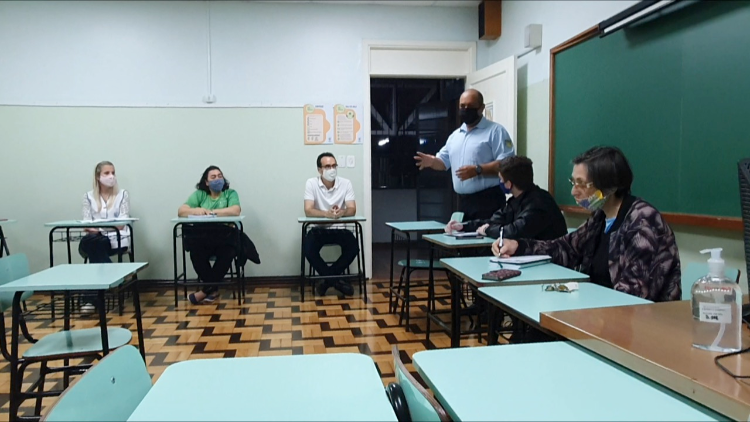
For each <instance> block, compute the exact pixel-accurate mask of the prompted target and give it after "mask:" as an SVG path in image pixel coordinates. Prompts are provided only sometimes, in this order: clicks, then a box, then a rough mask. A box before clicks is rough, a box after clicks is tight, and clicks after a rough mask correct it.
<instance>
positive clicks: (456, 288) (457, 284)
mask: <svg viewBox="0 0 750 422" xmlns="http://www.w3.org/2000/svg"><path fill="white" fill-rule="evenodd" d="M448 279H449V280H450V284H451V347H459V346H461V319H460V316H459V312H458V309H459V307H460V306H459V303H460V301H461V299H460V296H461V284H462V283H461V280H460V279H459V278H458V277H457V276H455V275H451V276H449V277H448Z"/></svg>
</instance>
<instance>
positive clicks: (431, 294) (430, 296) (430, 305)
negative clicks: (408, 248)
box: [425, 243, 435, 341]
mask: <svg viewBox="0 0 750 422" xmlns="http://www.w3.org/2000/svg"><path fill="white" fill-rule="evenodd" d="M434 265H435V245H433V244H432V243H431V244H430V272H429V274H428V276H427V277H429V281H428V282H427V283H428V284H427V327H426V328H425V340H427V341H430V323H431V322H432V313H433V312H434V311H435V277H434V275H433V272H432V270H433V268H434Z"/></svg>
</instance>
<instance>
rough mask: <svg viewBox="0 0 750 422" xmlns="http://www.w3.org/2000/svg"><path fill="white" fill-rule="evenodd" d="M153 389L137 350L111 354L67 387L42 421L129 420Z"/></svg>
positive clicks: (124, 347)
mask: <svg viewBox="0 0 750 422" xmlns="http://www.w3.org/2000/svg"><path fill="white" fill-rule="evenodd" d="M150 389H151V376H149V374H148V370H147V369H146V364H145V363H144V362H143V358H142V357H141V354H140V353H139V352H138V349H136V348H135V347H133V346H131V345H125V346H123V347H121V348H119V349H117V350H115V351H114V352H112V353H110V354H109V355H107V356H106V357H104V359H102V360H101V361H99V363H98V364H96V365H95V366H93V367H92V368H91V369H89V370H88V371H86V373H85V374H83V376H82V377H81V378H79V379H78V380H77V381H76V382H75V383H74V384H72V385H71V386H70V387H68V389H67V390H65V392H64V393H63V394H62V395H61V396H60V398H59V399H58V400H57V402H56V403H55V404H54V405H53V406H52V408H51V409H50V410H49V412H48V413H47V414H46V415H45V416H44V418H43V419H42V420H43V421H126V420H128V418H129V417H130V415H132V414H133V411H135V408H136V407H138V404H140V403H141V401H142V400H143V398H144V397H145V396H146V394H147V393H148V391H149V390H150Z"/></svg>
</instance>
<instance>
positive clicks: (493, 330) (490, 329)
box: [487, 301, 497, 346]
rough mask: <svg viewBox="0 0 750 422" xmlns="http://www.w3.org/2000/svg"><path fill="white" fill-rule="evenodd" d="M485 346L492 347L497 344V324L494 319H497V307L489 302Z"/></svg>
mask: <svg viewBox="0 0 750 422" xmlns="http://www.w3.org/2000/svg"><path fill="white" fill-rule="evenodd" d="M487 318H488V319H489V321H488V323H487V345H488V346H494V345H496V344H497V324H496V322H495V319H496V318H497V307H496V306H495V305H493V304H491V303H489V301H488V302H487Z"/></svg>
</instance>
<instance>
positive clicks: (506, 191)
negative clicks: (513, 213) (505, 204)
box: [500, 180, 512, 195]
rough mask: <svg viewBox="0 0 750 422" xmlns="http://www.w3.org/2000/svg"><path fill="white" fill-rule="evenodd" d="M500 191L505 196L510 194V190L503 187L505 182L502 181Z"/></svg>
mask: <svg viewBox="0 0 750 422" xmlns="http://www.w3.org/2000/svg"><path fill="white" fill-rule="evenodd" d="M500 190H502V191H503V193H504V194H506V195H508V194H510V193H512V192H511V190H510V189H508V188H506V187H505V182H503V181H502V180H501V181H500Z"/></svg>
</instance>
